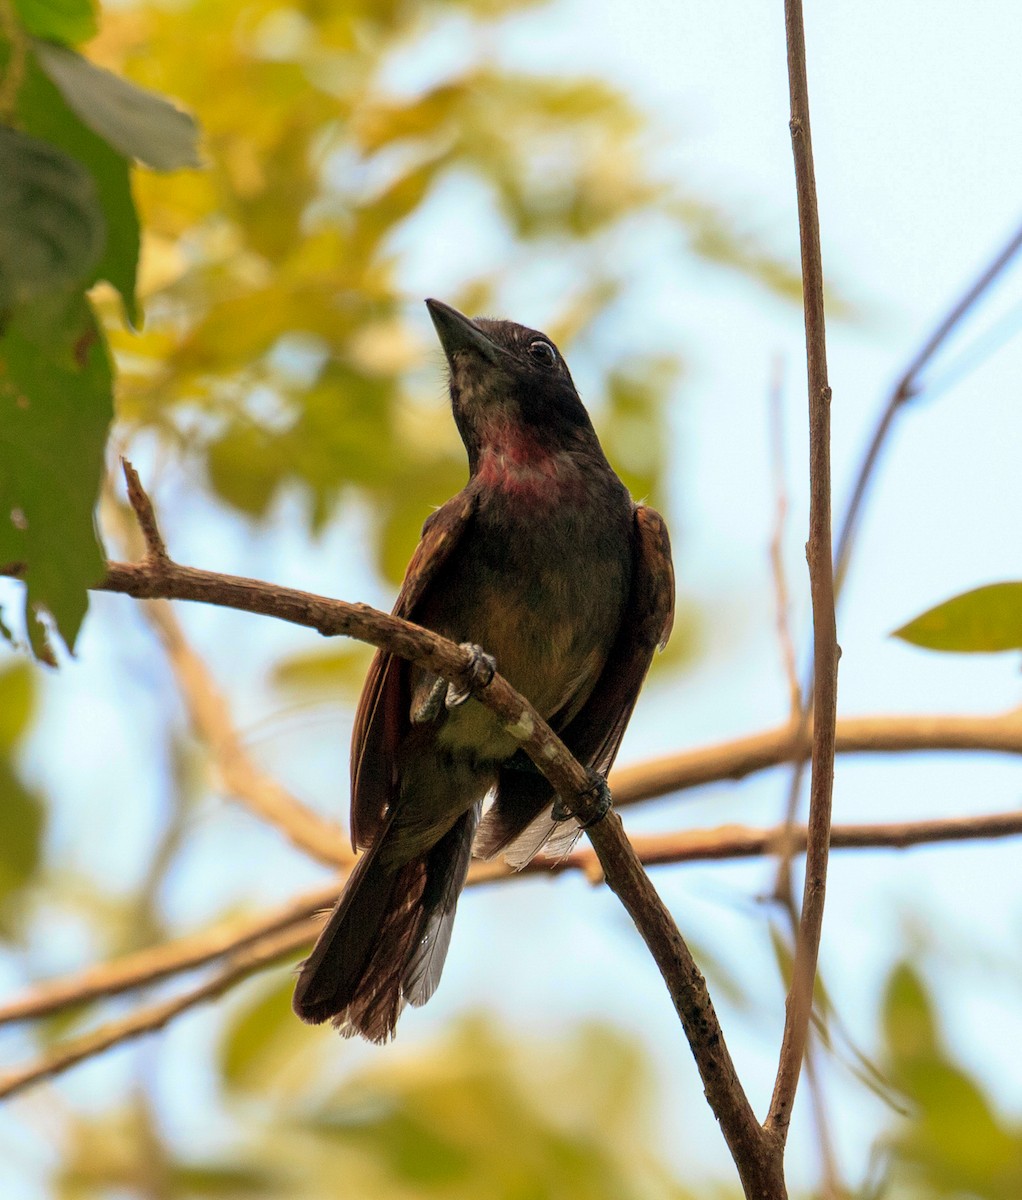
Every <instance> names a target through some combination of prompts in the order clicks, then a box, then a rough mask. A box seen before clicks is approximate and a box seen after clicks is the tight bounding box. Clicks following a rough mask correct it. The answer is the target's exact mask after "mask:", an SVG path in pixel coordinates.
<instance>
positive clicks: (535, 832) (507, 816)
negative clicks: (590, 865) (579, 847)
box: [474, 768, 581, 870]
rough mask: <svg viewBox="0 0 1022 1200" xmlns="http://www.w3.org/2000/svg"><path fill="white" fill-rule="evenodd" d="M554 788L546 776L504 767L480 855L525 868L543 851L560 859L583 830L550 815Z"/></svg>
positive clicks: (480, 835)
mask: <svg viewBox="0 0 1022 1200" xmlns="http://www.w3.org/2000/svg"><path fill="white" fill-rule="evenodd" d="M553 799H554V790H553V788H552V787H551V786H550V784H549V783H548V782H547V780H546V779H545V778H544V777H543V776H542V775H538V774H537V775H533V774H532V773H531V772H528V771H522V770H519V769H517V768H514V769H510V770H507V769H505V770H503V771H501V772H500V777H499V780H498V783H497V794H496V796H495V797H494V799H493V803H492V804H491V805H490V808H489V810H488V811H487V813H486V815H485V816H484V817H483V819H482V822H481V823H480V825H479V833H478V834H477V835H476V842H475V849H474V853H475V856H476V858H495V857H496V856H497V855H498V854H503V856H504V861H505V862H506V863H507V864H508V866H510V867H514V869H515V870H521V869H522V867H524V866H526V865H527V864H528V863H529V862H531V860H532V859H533V858H534V857H535V855H537V854H538V853H539V852H540V851H541V850H542V851H544V852H545V853H547V854H549V855H551V856H552V857H554V858H556V857H558V856H559V855H562V854H567V853H568V852H569V851H570V850H571V848H572V846H574V844H575V842H576V841H577V840H578V836H579V834H580V833H581V829H580V828H579V825H578V822H577V821H574V820H568V821H555V820H554V819H553V817H552V816H551V815H550V809H551V806H552V804H553Z"/></svg>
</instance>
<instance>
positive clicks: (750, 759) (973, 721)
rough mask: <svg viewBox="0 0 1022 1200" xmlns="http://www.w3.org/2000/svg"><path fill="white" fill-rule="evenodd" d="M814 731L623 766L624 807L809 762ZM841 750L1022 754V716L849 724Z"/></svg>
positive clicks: (617, 778)
mask: <svg viewBox="0 0 1022 1200" xmlns="http://www.w3.org/2000/svg"><path fill="white" fill-rule="evenodd" d="M811 749H812V724H811V723H810V724H809V725H808V727H807V728H806V729H805V730H802V731H801V732H800V730H799V727H798V723H797V722H796V723H794V724H789V725H780V726H778V727H777V728H776V729H767V730H764V731H763V732H762V733H755V734H751V735H750V736H748V737H744V738H736V739H735V740H734V741H729V742H720V743H718V744H717V745H714V746H704V747H700V748H699V749H696V750H685V751H682V752H680V753H677V754H669V755H665V756H664V757H662V758H651V759H648V760H646V761H645V762H641V763H636V764H635V765H634V766H629V767H616V768H615V769H614V771H613V772H612V773H611V776H610V784H611V788H612V790H613V792H614V803H615V804H616V805H617V807H618V808H621V807H623V806H624V805H628V804H638V803H640V802H641V801H644V800H652V799H655V798H656V797H658V796H664V795H667V794H669V793H671V792H679V791H685V790H687V789H689V788H696V787H701V786H702V785H703V784H707V783H719V782H721V781H722V780H726V779H744V778H745V776H747V775H752V774H753V773H755V772H756V771H764V770H768V769H769V768H770V767H776V766H780V765H781V764H783V763H789V762H798V761H802V760H804V759H807V758H808V757H809V755H810V753H811ZM837 750H838V752H839V753H842V754H900V753H911V752H923V751H943V752H955V751H963V750H977V751H985V752H988V753H994V754H1022V710H1015V711H1013V712H1007V713H1001V714H997V715H994V716H980V717H977V716H972V715H960V716H959V715H952V714H939V715H937V714H934V715H932V716H930V715H926V714H919V715H910V716H868V717H843V718H841V719H840V720H839V721H838V723H837Z"/></svg>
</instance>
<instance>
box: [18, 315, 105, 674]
mask: <svg viewBox="0 0 1022 1200" xmlns="http://www.w3.org/2000/svg"><path fill="white" fill-rule="evenodd" d="M112 418H113V396H112V393H111V375H110V360H109V357H108V354H107V347H106V342H105V340H104V338H103V335H102V333H101V332H100V329H99V327H98V325H97V324H96V320H95V317H94V315H93V313H92V310H91V308H90V307H89V306H88V304H87V302H86V301H85V300H84V299H81V298H79V299H77V300H75V301H74V303H73V304H72V305H71V306H70V307H69V309H68V311H67V312H66V313H64V314H63V315H62V317H61V319H60V320H59V321H57V320H53V319H52V318H51V319H50V320H47V321H45V322H42V321H40V322H37V323H35V324H33V323H32V322H31V321H30V320H29V319H28V318H27V317H26V316H25V315H21V316H19V318H18V319H17V320H16V321H12V322H11V323H10V324H9V325H8V327H7V329H6V331H5V333H4V335H3V337H2V338H0V461H2V462H4V463H5V464H6V465H7V469H6V470H5V471H4V473H3V474H2V475H0V562H20V563H24V564H26V565H25V568H24V570H23V572H22V575H21V578H22V579H23V580H24V582H25V584H26V589H25V609H26V614H25V615H26V626H27V629H28V633H29V637H30V639H31V641H32V645H33V648H34V650H35V652H36V654H37V655H43V654H44V653H45V639H44V635H43V631H42V628H41V627H40V625H39V624H38V623H37V622H36V621H35V620H32V619H31V615H30V614H31V612H32V610H33V608H34V607H35V606H36V605H41V606H42V607H43V608H45V609H46V610H47V611H48V612H49V613H50V615H51V616H52V617H53V620H54V621H55V622H56V625H57V628H58V630H59V631H60V634H61V636H62V637H63V639H64V641H65V642H66V643H67V645H68V646H69V647H70V648H73V646H74V641H75V637H76V636H77V634H78V630H79V627H80V626H81V623H82V618H83V617H84V616H85V610H86V608H87V606H88V598H87V591H86V589H87V588H88V586H89V585H90V584H94V583H96V582H97V580H98V579H100V577H101V576H102V573H103V565H104V559H103V554H102V552H101V549H100V546H99V543H98V541H97V538H96V532H95V529H94V525H93V509H94V508H95V506H96V501H97V499H98V495H99V488H100V483H101V481H102V476H103V450H104V447H105V444H106V435H107V429H108V428H109V425H110V422H111V420H112Z"/></svg>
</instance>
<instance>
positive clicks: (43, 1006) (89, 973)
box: [0, 881, 339, 1061]
mask: <svg viewBox="0 0 1022 1200" xmlns="http://www.w3.org/2000/svg"><path fill="white" fill-rule="evenodd" d="M338 888H339V884H338V883H337V882H336V881H332V882H331V883H329V884H326V885H324V886H323V887H319V888H317V889H316V890H315V891H312V892H306V893H305V894H304V895H302V896H298V897H297V898H296V899H294V900H289V901H288V902H287V903H286V904H283V905H281V906H280V907H279V908H277V909H274V910H273V912H272V913H270V914H268V915H265V916H262V917H249V918H245V919H242V920H235V921H225V922H223V923H222V924H220V925H216V926H214V927H213V928H212V929H207V930H203V932H202V933H196V934H189V935H187V936H185V937H180V938H176V939H175V940H174V941H170V942H163V943H162V944H160V945H157V946H151V947H148V948H147V949H145V950H138V951H136V952H135V953H133V954H126V955H124V956H123V957H121V958H118V959H115V960H114V961H113V962H109V963H103V964H102V965H100V966H97V967H90V968H89V969H88V970H85V971H81V972H79V973H77V974H75V975H70V976H67V977H65V978H63V979H55V980H52V981H49V982H45V983H39V984H36V985H35V986H34V987H32V988H31V989H30V990H29V991H27V992H25V993H24V994H23V995H21V996H16V997H15V998H14V999H13V1000H9V1001H7V1002H6V1003H5V1004H3V1005H0V1025H8V1024H12V1023H13V1022H15V1021H25V1020H28V1019H29V1018H35V1017H44V1016H47V1015H48V1014H49V1013H53V1012H59V1011H61V1010H62V1009H67V1008H76V1007H78V1006H79V1005H82V1004H88V1003H91V1002H92V1001H95V1000H103V999H105V998H106V997H108V996H117V995H120V994H121V993H123V992H128V991H133V990H134V989H136V988H142V987H148V986H150V985H151V984H153V983H157V982H159V980H161V979H166V978H168V977H170V976H171V975H180V974H182V973H184V972H186V971H191V970H194V969H196V968H197V967H203V966H206V965H207V964H208V963H210V962H213V961H215V960H216V959H219V958H224V957H229V956H232V955H235V954H237V953H239V952H240V951H242V950H245V949H246V948H247V947H249V946H251V945H253V944H254V943H256V942H262V941H263V940H264V939H266V938H268V937H270V936H271V935H273V934H275V933H278V932H280V931H281V930H283V929H287V928H290V927H292V926H293V925H295V924H300V923H302V922H304V921H307V920H308V919H309V918H310V917H313V916H314V915H315V914H316V913H319V912H322V911H324V910H326V909H329V908H331V907H332V906H333V903H334V901H335V900H336V899H337V892H338ZM76 1061H77V1060H76Z"/></svg>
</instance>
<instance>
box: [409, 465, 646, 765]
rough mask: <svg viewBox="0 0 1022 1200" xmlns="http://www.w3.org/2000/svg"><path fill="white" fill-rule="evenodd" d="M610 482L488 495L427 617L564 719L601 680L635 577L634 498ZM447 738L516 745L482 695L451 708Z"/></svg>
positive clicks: (494, 750)
mask: <svg viewBox="0 0 1022 1200" xmlns="http://www.w3.org/2000/svg"><path fill="white" fill-rule="evenodd" d="M519 474H520V475H522V474H524V472H520V473H519ZM611 479H612V480H613V483H614V484H615V485H616V487H609V486H603V490H602V492H601V491H600V489H597V488H590V489H589V490H588V492H587V491H586V490H585V488H583V491H582V495H581V496H577V495H575V494H572V493H571V492H568V493H562V494H561V495H560V496H559V498H557V499H551V498H550V495H549V489H548V490H547V491H546V492H543V493H542V497H543V498H542V499H540V500H538V501H534V502H529V501H528V500H527V498H526V497H525V496H524V495H523V494H522V492H520V491H518V492H516V491H515V490H514V489H499V490H490V491H487V492H486V493H484V495H483V496H482V497H481V499H480V503H479V505H478V508H477V514H476V517H475V519H474V520H473V526H472V528H471V530H470V531H469V532H468V533H467V534H466V535H465V536H464V537H463V539H462V541H461V543H460V544H459V546H458V548H457V550H456V551H455V552H454V554H453V555H452V559H451V561H450V563H449V564H448V565H447V566H446V568H445V570H444V572H443V573H442V574H443V579H442V580H441V581H440V582H439V586H438V587H437V588H436V590H435V591H434V593H433V595H432V596H431V597H430V601H429V603H428V604H427V611H426V612H424V614H423V624H426V625H427V626H428V627H429V628H431V629H436V630H437V632H439V633H443V634H444V635H445V636H447V637H450V638H452V639H453V640H455V641H458V642H466V641H468V642H474V643H477V644H478V645H480V646H482V648H483V649H484V650H485V651H486V652H487V653H489V654H492V655H493V656H494V657H495V658H496V660H497V669H498V670H499V671H500V673H501V674H502V675H503V676H504V677H505V678H506V679H507V681H508V682H509V683H510V684H511V686H512V687H514V688H516V689H517V690H518V691H520V692H521V693H522V694H523V695H524V696H526V697H527V698H528V699H529V700H530V701H531V702H532V704H533V705H534V706H535V707H536V708H537V709H538V710H539V712H540V713H541V714H542V715H543V716H544V717H545V718H548V719H554V723H555V725H556V726H558V727H561V728H563V726H564V725H566V724H567V722H568V721H570V720H571V718H572V717H573V716H574V715H575V713H576V712H577V711H578V710H579V709H580V708H581V706H582V705H583V704H584V703H585V701H586V699H588V697H589V695H590V693H591V692H592V689H593V687H594V685H595V684H596V681H597V680H598V678H599V675H600V672H601V671H602V669H603V665H604V663H605V661H606V658H607V654H608V653H609V651H610V648H611V646H612V645H613V643H614V640H615V638H616V637H617V633H618V630H619V628H620V624H621V620H622V615H623V612H624V608H625V604H626V601H627V597H628V591H629V587H630V583H631V502H630V500H629V499H628V497H627V493H626V492H625V491H624V489H623V487H622V486H621V485H620V484H619V483H618V482H617V480H616V479H615V478H614V477H613V476H612V477H611ZM600 483H601V485H604V481H600ZM537 486H538V485H537ZM438 737H439V740H440V743H441V745H443V746H445V747H446V748H448V749H450V750H452V751H454V752H457V751H459V750H465V751H466V752H470V753H476V754H481V755H485V756H492V757H493V758H503V757H506V756H507V755H508V754H510V753H512V752H513V750H514V748H515V744H514V742H513V741H512V740H511V739H509V738H508V737H507V735H506V734H503V733H502V731H500V730H499V727H497V726H496V725H495V722H494V718H492V716H491V715H490V714H489V713H488V712H487V710H485V709H483V707H482V706H481V705H479V704H477V703H475V702H472V701H470V702H469V703H468V704H466V705H464V706H462V707H461V708H458V709H455V710H454V711H453V712H451V713H450V714H448V716H447V717H446V719H445V721H444V724H443V727H442V729H441V730H440V731H439V732H438Z"/></svg>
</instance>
